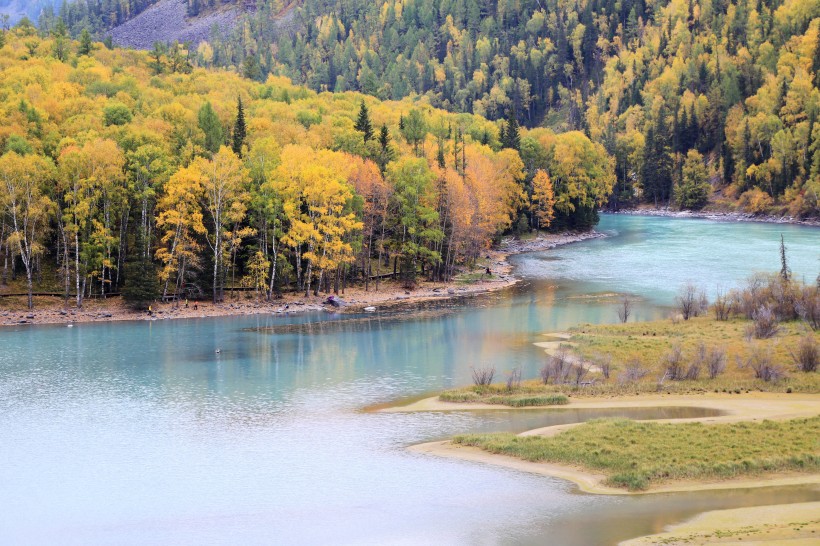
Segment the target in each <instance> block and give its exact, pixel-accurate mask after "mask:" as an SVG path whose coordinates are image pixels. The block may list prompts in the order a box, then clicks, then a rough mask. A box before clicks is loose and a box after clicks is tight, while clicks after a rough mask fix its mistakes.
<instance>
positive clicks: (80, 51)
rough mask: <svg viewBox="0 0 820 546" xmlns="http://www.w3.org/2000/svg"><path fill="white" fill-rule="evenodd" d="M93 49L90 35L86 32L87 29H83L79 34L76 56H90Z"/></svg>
mask: <svg viewBox="0 0 820 546" xmlns="http://www.w3.org/2000/svg"><path fill="white" fill-rule="evenodd" d="M93 49H94V46H93V44H92V43H91V33H90V32H88V29H87V28H84V29H83V32H82V33H81V34H80V46H79V47H78V48H77V55H91V51H92V50H93Z"/></svg>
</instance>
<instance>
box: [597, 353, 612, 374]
mask: <svg viewBox="0 0 820 546" xmlns="http://www.w3.org/2000/svg"><path fill="white" fill-rule="evenodd" d="M596 365H597V366H598V368H600V369H601V375H603V376H604V379H609V374H610V373H611V372H612V357H611V356H610V355H606V356H603V357H601V358H599V359H598V360H597V362H596Z"/></svg>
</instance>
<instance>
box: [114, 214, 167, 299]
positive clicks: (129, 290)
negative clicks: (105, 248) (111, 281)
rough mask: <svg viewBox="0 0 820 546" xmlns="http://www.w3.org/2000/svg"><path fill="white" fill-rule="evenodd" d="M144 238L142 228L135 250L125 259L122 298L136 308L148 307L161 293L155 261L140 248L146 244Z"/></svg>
mask: <svg viewBox="0 0 820 546" xmlns="http://www.w3.org/2000/svg"><path fill="white" fill-rule="evenodd" d="M144 240H145V235H144V234H143V232H142V229H140V230H139V232H138V234H137V242H136V244H135V245H134V247H133V248H134V252H133V253H132V254H131V255H130V256H129V257H128V259H126V261H125V285H124V286H123V288H122V299H123V300H125V302H126V303H127V304H128V305H129V306H130V307H132V308H134V309H147V308H148V306H149V305H150V303H151V302H152V301H153V300H155V299H157V297H159V293H160V289H159V282H158V280H157V273H156V270H155V268H154V262H153V261H152V260H151V257H150V255H149V256H145V255H144V254H143V253H142V252H140V250H139V249H142V248H143V247H144V246H145V245H144Z"/></svg>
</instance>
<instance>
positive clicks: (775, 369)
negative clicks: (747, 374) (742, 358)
mask: <svg viewBox="0 0 820 546" xmlns="http://www.w3.org/2000/svg"><path fill="white" fill-rule="evenodd" d="M738 364H739V366H740V367H741V368H751V369H752V370H753V371H754V374H755V378H756V379H762V380H763V381H766V382H774V381H779V380H780V379H782V378H784V377H785V376H786V373H785V372H784V371H783V368H781V367H780V366H778V365H777V364H775V363H774V362H773V361H772V354H771V352H770V351H764V350H763V349H761V348H759V347H756V348H755V349H754V350H752V354H751V355H750V356H749V358H747V359H746V362H739V363H738Z"/></svg>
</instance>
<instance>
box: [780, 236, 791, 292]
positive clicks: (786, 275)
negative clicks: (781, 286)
mask: <svg viewBox="0 0 820 546" xmlns="http://www.w3.org/2000/svg"><path fill="white" fill-rule="evenodd" d="M791 276H792V270H791V269H789V263H788V262H787V261H786V242H785V241H784V240H783V234H782V233H781V234H780V278H782V279H783V280H784V281H788V280H789V279H790V278H791Z"/></svg>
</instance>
